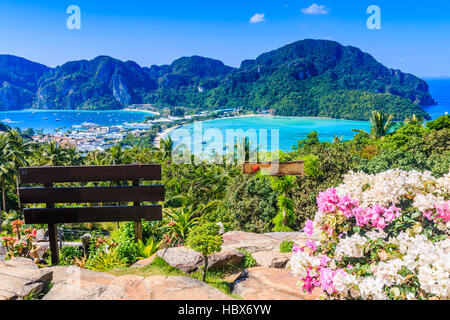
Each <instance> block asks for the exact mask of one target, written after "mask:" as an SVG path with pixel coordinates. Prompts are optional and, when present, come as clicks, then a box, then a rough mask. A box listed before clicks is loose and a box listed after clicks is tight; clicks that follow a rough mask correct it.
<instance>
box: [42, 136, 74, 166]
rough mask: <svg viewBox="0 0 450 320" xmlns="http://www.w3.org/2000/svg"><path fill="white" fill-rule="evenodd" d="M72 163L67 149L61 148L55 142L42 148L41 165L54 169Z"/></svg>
mask: <svg viewBox="0 0 450 320" xmlns="http://www.w3.org/2000/svg"><path fill="white" fill-rule="evenodd" d="M69 162H70V158H69V155H68V154H67V151H66V149H64V148H63V147H61V146H60V145H59V144H58V143H56V142H55V141H51V142H50V143H46V144H44V145H43V148H42V157H41V159H40V164H41V165H49V166H52V167H58V166H64V165H66V164H67V163H69Z"/></svg>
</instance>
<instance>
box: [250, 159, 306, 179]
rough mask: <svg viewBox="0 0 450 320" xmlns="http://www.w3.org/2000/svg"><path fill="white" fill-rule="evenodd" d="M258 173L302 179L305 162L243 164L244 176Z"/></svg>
mask: <svg viewBox="0 0 450 320" xmlns="http://www.w3.org/2000/svg"><path fill="white" fill-rule="evenodd" d="M258 171H261V172H264V173H267V174H268V175H270V176H297V177H302V176H304V175H305V162H304V161H292V162H280V163H278V164H277V163H271V162H258V163H249V162H246V163H244V164H243V168H242V172H243V173H244V174H256V173H257V172H258Z"/></svg>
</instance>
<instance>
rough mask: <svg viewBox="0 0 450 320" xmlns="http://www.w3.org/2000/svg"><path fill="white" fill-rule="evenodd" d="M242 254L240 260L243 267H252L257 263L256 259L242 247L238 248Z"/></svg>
mask: <svg viewBox="0 0 450 320" xmlns="http://www.w3.org/2000/svg"><path fill="white" fill-rule="evenodd" d="M238 250H239V251H241V252H242V253H243V254H244V259H243V261H242V266H243V267H244V268H253V267H255V266H256V265H257V262H256V259H255V258H253V256H252V254H251V253H250V252H248V251H247V250H244V249H238Z"/></svg>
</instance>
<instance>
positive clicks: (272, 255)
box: [252, 251, 291, 268]
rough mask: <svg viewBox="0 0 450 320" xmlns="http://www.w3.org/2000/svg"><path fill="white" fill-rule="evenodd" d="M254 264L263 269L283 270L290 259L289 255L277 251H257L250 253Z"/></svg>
mask: <svg viewBox="0 0 450 320" xmlns="http://www.w3.org/2000/svg"><path fill="white" fill-rule="evenodd" d="M252 256H253V258H255V260H256V263H257V264H258V266H260V267H265V268H284V267H285V266H286V264H287V262H288V261H289V259H290V258H291V254H290V253H280V252H277V251H258V252H255V253H252Z"/></svg>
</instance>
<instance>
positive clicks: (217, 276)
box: [109, 257, 242, 299]
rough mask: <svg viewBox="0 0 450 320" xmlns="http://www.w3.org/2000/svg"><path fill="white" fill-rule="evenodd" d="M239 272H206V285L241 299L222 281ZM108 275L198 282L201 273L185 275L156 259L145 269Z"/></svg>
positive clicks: (235, 269)
mask: <svg viewBox="0 0 450 320" xmlns="http://www.w3.org/2000/svg"><path fill="white" fill-rule="evenodd" d="M237 270H239V268H237V267H234V266H230V267H229V268H227V269H225V270H220V271H219V270H208V273H207V275H206V283H207V284H209V285H210V286H212V287H214V288H216V289H218V290H220V291H222V292H223V293H225V294H226V295H228V296H230V297H232V298H235V299H242V298H241V297H240V296H238V295H235V294H232V293H231V290H230V289H231V288H230V284H229V283H228V282H226V281H224V278H225V277H226V276H227V275H229V274H231V273H233V272H236V271H237ZM109 273H110V274H112V275H115V276H124V275H135V276H141V277H144V278H147V277H150V276H186V277H191V278H193V279H197V280H200V281H201V279H202V273H201V272H195V273H191V274H186V273H184V272H182V271H180V270H178V269H176V268H174V267H172V266H170V265H169V264H167V262H166V261H164V259H161V258H159V257H156V258H155V259H154V260H153V262H152V263H151V264H149V265H147V266H145V267H141V268H116V269H113V270H111V271H109Z"/></svg>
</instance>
